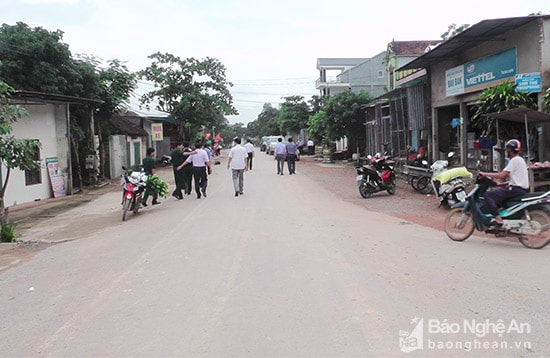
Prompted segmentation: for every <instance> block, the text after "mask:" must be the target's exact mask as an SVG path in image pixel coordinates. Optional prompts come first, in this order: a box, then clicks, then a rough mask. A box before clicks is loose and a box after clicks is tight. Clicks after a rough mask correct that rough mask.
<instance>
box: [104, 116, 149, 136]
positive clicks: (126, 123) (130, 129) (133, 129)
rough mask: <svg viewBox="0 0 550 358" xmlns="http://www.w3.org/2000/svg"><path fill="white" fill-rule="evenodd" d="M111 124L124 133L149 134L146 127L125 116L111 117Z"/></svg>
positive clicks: (131, 134) (132, 134)
mask: <svg viewBox="0 0 550 358" xmlns="http://www.w3.org/2000/svg"><path fill="white" fill-rule="evenodd" d="M111 124H112V125H113V126H114V127H115V128H116V129H118V130H119V131H120V132H121V133H123V134H127V135H130V136H134V137H147V136H148V133H147V132H146V131H145V129H143V128H140V127H139V126H138V125H136V124H134V123H132V122H131V121H130V120H128V119H126V118H124V117H115V118H113V119H111Z"/></svg>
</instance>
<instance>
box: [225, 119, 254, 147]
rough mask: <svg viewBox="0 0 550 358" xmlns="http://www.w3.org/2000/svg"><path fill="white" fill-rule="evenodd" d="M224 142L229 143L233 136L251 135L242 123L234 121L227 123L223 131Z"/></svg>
mask: <svg viewBox="0 0 550 358" xmlns="http://www.w3.org/2000/svg"><path fill="white" fill-rule="evenodd" d="M223 137H224V142H225V144H226V146H228V145H229V146H230V145H231V141H232V140H233V138H235V137H239V138H244V137H251V135H250V134H249V133H248V130H247V128H246V127H245V126H244V124H243V123H235V124H230V125H228V126H227V127H226V128H225V129H224V132H223ZM243 144H244V143H243Z"/></svg>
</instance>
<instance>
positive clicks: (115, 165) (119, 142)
mask: <svg viewBox="0 0 550 358" xmlns="http://www.w3.org/2000/svg"><path fill="white" fill-rule="evenodd" d="M109 152H110V153H109V157H110V158H111V160H110V165H111V178H117V177H119V176H121V175H122V166H128V165H129V163H127V162H128V152H127V144H126V135H124V134H120V135H112V136H110V137H109Z"/></svg>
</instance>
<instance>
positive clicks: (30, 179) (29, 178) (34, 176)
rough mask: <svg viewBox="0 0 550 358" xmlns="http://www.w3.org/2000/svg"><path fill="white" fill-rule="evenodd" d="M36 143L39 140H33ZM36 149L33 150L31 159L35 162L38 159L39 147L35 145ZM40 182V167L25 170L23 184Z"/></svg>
mask: <svg viewBox="0 0 550 358" xmlns="http://www.w3.org/2000/svg"><path fill="white" fill-rule="evenodd" d="M35 141H36V143H39V140H38V139H36V140H35ZM35 148H36V151H35V152H34V156H33V160H34V161H36V162H39V161H40V147H39V146H36V147H35ZM35 184H42V169H41V168H38V169H30V170H25V185H35Z"/></svg>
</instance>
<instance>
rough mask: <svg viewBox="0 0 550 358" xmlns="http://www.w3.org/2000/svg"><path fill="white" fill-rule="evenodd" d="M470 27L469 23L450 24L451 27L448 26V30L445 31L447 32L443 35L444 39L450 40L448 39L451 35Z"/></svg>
mask: <svg viewBox="0 0 550 358" xmlns="http://www.w3.org/2000/svg"><path fill="white" fill-rule="evenodd" d="M469 27H470V25H469V24H462V25H459V26H457V25H456V24H451V25H449V27H448V28H447V31H445V32H444V33H443V34H442V35H441V38H442V39H443V40H448V39H450V38H451V37H453V36H456V35H458V34H459V33H461V32H462V31H464V30H466V29H467V28H469Z"/></svg>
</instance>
